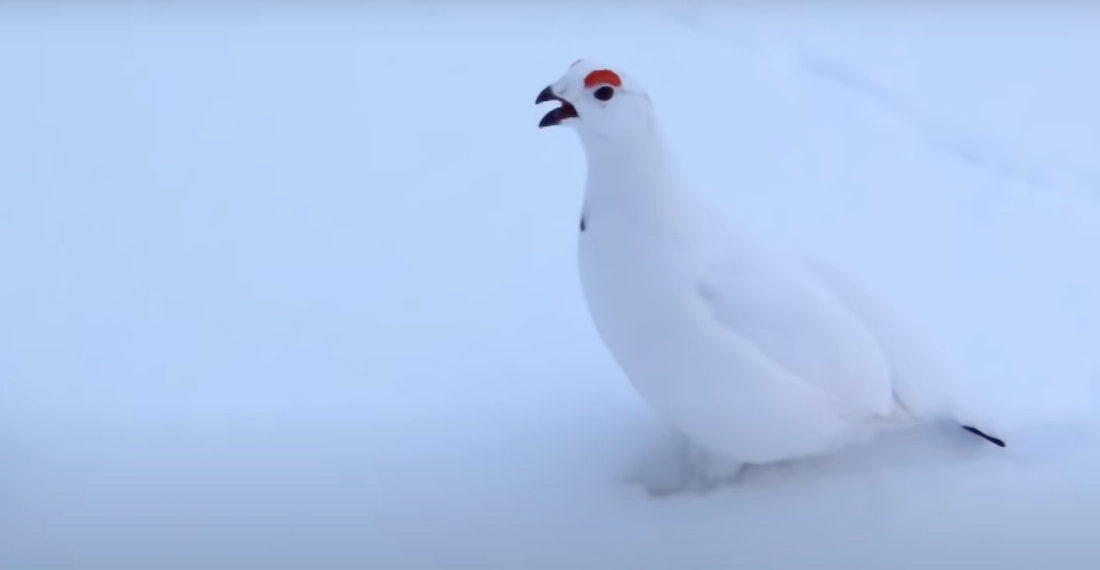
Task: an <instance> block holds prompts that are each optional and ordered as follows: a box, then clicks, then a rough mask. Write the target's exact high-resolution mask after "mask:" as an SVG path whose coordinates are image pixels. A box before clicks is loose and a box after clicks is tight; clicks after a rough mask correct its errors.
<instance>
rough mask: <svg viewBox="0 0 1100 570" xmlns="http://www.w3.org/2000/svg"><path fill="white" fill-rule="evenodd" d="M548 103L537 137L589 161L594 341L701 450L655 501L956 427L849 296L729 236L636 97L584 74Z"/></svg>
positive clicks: (586, 276) (596, 72)
mask: <svg viewBox="0 0 1100 570" xmlns="http://www.w3.org/2000/svg"><path fill="white" fill-rule="evenodd" d="M547 101H556V102H559V103H560V106H559V107H557V108H555V109H553V110H551V111H550V112H549V113H547V114H546V115H545V116H544V117H543V118H542V121H541V122H540V123H539V127H548V126H552V125H568V126H571V127H573V128H574V129H576V131H577V132H578V133H579V134H580V139H581V143H582V145H583V146H584V150H585V154H586V155H587V159H588V175H587V187H586V192H585V197H584V206H583V210H582V213H581V218H580V224H579V226H580V227H579V229H580V236H579V246H578V253H579V259H580V275H581V282H582V285H583V288H584V294H585V298H586V301H587V303H588V308H589V311H590V313H591V315H592V319H593V321H594V322H595V325H596V329H597V330H598V331H599V334H600V336H601V337H602V339H603V341H604V343H605V344H606V345H607V347H608V348H609V349H610V351H611V353H612V355H613V356H614V357H615V359H616V361H617V362H618V363H619V365H620V366H621V367H622V369H623V370H624V371H625V373H626V375H627V376H628V377H629V379H630V381H631V383H632V384H633V385H634V387H635V388H636V389H637V391H638V392H639V393H640V394H641V395H642V397H643V398H644V399H645V400H646V401H647V402H648V403H649V404H650V406H651V407H652V408H653V409H654V410H655V411H656V412H657V413H658V414H659V415H660V416H663V417H664V418H665V419H667V420H668V421H669V423H671V424H672V426H673V427H674V428H675V429H676V430H678V431H679V432H680V434H682V435H683V436H684V437H685V438H686V439H687V441H688V442H689V445H690V446H691V451H690V453H689V456H690V457H691V458H692V460H691V464H692V468H691V470H690V475H689V476H687V477H686V480H682V481H678V482H676V483H675V484H674V485H673V486H672V487H671V488H657V489H654V488H651V491H659V492H664V491H673V490H678V489H680V488H687V487H696V488H698V487H702V488H709V487H711V486H713V485H714V484H717V483H721V482H725V481H728V480H730V479H731V478H732V477H733V475H735V474H736V472H737V471H738V470H739V469H740V467H741V466H742V465H744V464H762V463H770V462H775V461H779V460H784V459H790V458H798V457H806V456H812V455H818V454H823V453H828V452H830V451H832V450H835V449H837V448H839V447H841V446H843V445H845V444H848V443H852V442H856V441H862V440H866V439H867V438H868V437H870V436H872V435H874V434H875V433H878V432H880V431H882V430H884V429H887V428H890V427H894V426H898V425H907V424H910V423H913V422H915V421H921V420H933V419H937V418H944V419H956V414H955V411H954V409H953V404H952V403H951V398H950V396H949V394H948V390H947V389H946V386H945V382H944V381H943V378H942V377H940V374H939V373H938V372H937V371H936V370H934V369H932V368H930V367H929V365H928V362H927V360H926V359H925V358H924V357H923V355H922V354H920V351H919V350H916V347H914V346H912V345H911V344H912V343H911V339H910V338H907V337H906V335H904V334H902V332H901V331H900V330H899V329H898V328H897V327H896V326H895V325H894V324H893V323H891V322H889V321H888V320H886V319H885V318H884V316H883V315H882V314H881V312H880V311H878V310H877V309H876V308H875V307H874V306H872V305H871V304H870V303H869V302H868V301H867V300H866V299H865V298H863V297H862V296H860V295H859V293H858V292H857V291H856V290H855V289H853V288H852V287H850V286H848V285H847V284H845V283H843V282H842V281H840V280H839V279H838V278H837V277H836V276H835V275H833V274H831V273H829V272H826V271H825V270H824V269H823V268H821V267H817V266H813V265H811V264H807V263H803V262H800V261H799V260H797V259H792V258H789V257H786V256H783V255H779V254H778V253H775V252H773V251H771V250H769V249H767V248H765V247H764V246H762V245H760V244H759V243H758V242H756V241H754V240H752V239H751V238H750V237H749V236H746V235H744V234H742V233H740V232H737V231H735V230H734V228H731V227H729V226H728V225H727V224H726V223H725V222H724V221H723V220H722V219H720V218H719V217H718V216H717V215H716V214H715V213H714V211H713V210H712V209H711V208H708V207H707V205H706V204H704V203H703V202H702V201H701V200H700V199H699V198H698V197H696V196H695V195H694V194H693V193H692V191H691V189H690V188H688V187H687V186H686V185H685V184H684V183H683V182H682V181H681V179H680V178H679V176H678V175H677V170H676V168H675V166H674V164H673V160H672V158H671V155H670V153H669V149H668V148H667V144H666V141H665V138H664V136H663V135H662V133H661V130H660V128H659V126H658V124H657V118H656V116H655V113H654V110H653V106H652V103H651V102H650V99H649V97H648V96H647V95H646V93H645V92H644V91H643V90H642V89H641V87H639V86H638V84H637V83H635V82H634V81H632V80H631V79H630V78H629V77H627V76H626V75H623V74H620V73H618V72H616V71H613V70H611V69H607V68H604V67H602V66H597V65H594V64H592V63H589V62H586V61H583V60H581V61H577V62H576V63H574V64H573V65H572V66H571V67H570V68H569V69H568V71H566V73H565V75H564V76H563V77H562V78H561V79H559V80H558V81H557V82H556V83H554V84H552V85H550V86H548V87H546V88H545V89H543V91H542V92H541V93H539V95H538V98H537V99H536V100H535V102H536V103H543V102H547ZM962 425H963V427H964V428H965V429H967V430H968V431H970V432H971V433H974V434H976V435H979V436H981V437H984V438H985V439H987V440H989V441H990V442H992V443H994V444H996V445H999V446H1003V445H1004V443H1003V442H1002V441H1001V440H999V439H997V438H995V437H992V436H989V435H986V434H985V433H983V432H982V431H981V430H979V429H977V428H975V427H973V426H970V425H966V424H962ZM660 485H664V483H661V484H660Z"/></svg>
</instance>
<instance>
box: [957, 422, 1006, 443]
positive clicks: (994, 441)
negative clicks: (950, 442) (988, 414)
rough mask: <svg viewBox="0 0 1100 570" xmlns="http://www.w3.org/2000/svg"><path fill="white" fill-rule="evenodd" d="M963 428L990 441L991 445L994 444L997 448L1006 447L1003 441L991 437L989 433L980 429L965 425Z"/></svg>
mask: <svg viewBox="0 0 1100 570" xmlns="http://www.w3.org/2000/svg"><path fill="white" fill-rule="evenodd" d="M962 428H963V429H964V430H966V431H968V432H970V433H972V434H974V435H976V436H978V437H980V438H983V439H985V440H986V441H988V442H989V443H992V444H993V445H996V446H997V447H1004V446H1005V441H1004V440H1003V439H1000V438H997V437H993V436H991V435H989V434H988V433H985V432H984V431H982V430H980V429H978V428H976V427H974V426H968V425H964V426H962Z"/></svg>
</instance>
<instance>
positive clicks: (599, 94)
mask: <svg viewBox="0 0 1100 570" xmlns="http://www.w3.org/2000/svg"><path fill="white" fill-rule="evenodd" d="M614 94H615V90H614V89H612V88H611V87H609V86H607V85H604V86H603V87H600V88H599V89H597V90H596V92H595V93H593V95H595V96H596V98H597V99H599V100H600V101H607V100H608V99H610V98H611V96H612V95H614Z"/></svg>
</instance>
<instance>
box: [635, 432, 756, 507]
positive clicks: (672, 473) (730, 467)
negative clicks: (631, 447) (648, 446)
mask: <svg viewBox="0 0 1100 570" xmlns="http://www.w3.org/2000/svg"><path fill="white" fill-rule="evenodd" d="M742 466H743V464H742V463H740V462H735V461H729V460H727V459H723V458H720V457H717V456H715V455H713V454H711V453H709V452H707V451H704V450H703V449H701V448H699V447H698V446H697V445H695V444H693V443H691V442H689V441H687V440H686V439H681V441H680V442H679V444H678V445H677V446H676V448H675V449H673V450H664V451H663V453H660V454H658V455H657V456H655V457H652V458H649V459H648V460H646V461H645V462H643V463H642V464H641V465H639V466H638V468H637V469H635V472H634V474H633V477H632V478H631V481H632V482H633V483H636V484H640V485H641V486H642V487H644V488H645V489H646V492H647V493H648V494H649V495H650V496H651V497H667V496H669V495H677V494H680V493H687V492H693V493H696V494H704V493H708V492H710V491H713V490H714V489H716V488H718V487H722V486H725V485H729V484H732V483H733V482H735V481H736V479H737V476H738V474H739V473H740V472H741V468H742Z"/></svg>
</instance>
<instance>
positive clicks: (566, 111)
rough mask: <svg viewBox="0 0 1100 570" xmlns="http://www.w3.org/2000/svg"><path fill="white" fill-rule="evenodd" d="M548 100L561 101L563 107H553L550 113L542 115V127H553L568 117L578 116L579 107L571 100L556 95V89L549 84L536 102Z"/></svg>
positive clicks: (540, 125) (540, 123)
mask: <svg viewBox="0 0 1100 570" xmlns="http://www.w3.org/2000/svg"><path fill="white" fill-rule="evenodd" d="M547 101H560V102H561V107H558V108H556V109H551V110H550V112H549V113H547V114H546V115H545V116H543V117H542V120H541V121H539V128H540V129H541V128H543V127H552V126H554V125H557V124H559V123H561V122H562V121H564V120H566V119H571V118H575V117H576V116H577V108H576V107H574V106H573V104H572V103H570V102H569V101H566V100H565V99H562V98H561V97H558V96H557V95H555V94H554V90H553V89H552V88H551V87H550V86H547V87H546V89H543V90H542V91H540V92H539V96H538V97H536V98H535V104H536V105H538V104H539V103H545V102H547Z"/></svg>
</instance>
